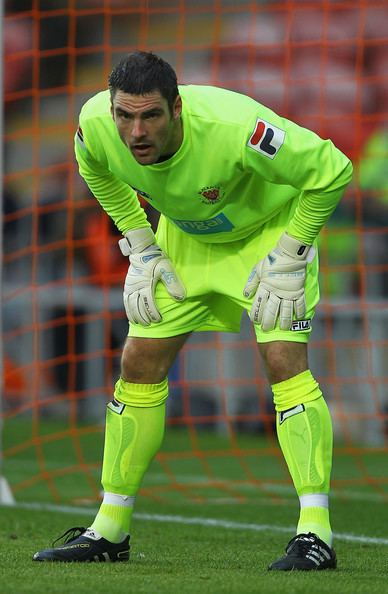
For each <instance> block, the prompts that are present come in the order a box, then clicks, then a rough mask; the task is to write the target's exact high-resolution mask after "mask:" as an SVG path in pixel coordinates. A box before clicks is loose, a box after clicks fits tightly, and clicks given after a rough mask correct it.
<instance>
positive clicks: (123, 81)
mask: <svg viewBox="0 0 388 594" xmlns="http://www.w3.org/2000/svg"><path fill="white" fill-rule="evenodd" d="M108 83H109V90H110V93H111V98H112V100H113V98H114V96H115V94H116V91H123V92H124V93H130V94H131V95H145V94H147V93H152V91H159V92H160V94H161V95H162V97H164V98H165V99H166V100H167V103H168V106H169V108H170V111H172V108H173V105H174V101H175V99H176V97H177V96H178V93H179V91H178V82H177V77H176V74H175V71H174V69H173V68H172V66H170V64H168V62H166V61H165V60H163V58H160V57H159V56H157V55H156V54H154V53H153V52H142V51H135V52H132V53H131V54H127V55H126V56H124V58H122V59H121V60H120V62H119V63H118V64H117V66H115V67H114V68H113V70H112V72H111V73H110V75H109V78H108Z"/></svg>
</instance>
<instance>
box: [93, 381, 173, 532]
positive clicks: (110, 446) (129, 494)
mask: <svg viewBox="0 0 388 594" xmlns="http://www.w3.org/2000/svg"><path fill="white" fill-rule="evenodd" d="M167 393H168V386H167V380H165V381H164V382H162V383H161V384H131V383H129V382H125V381H124V380H122V379H121V380H119V381H118V382H117V384H116V390H115V398H114V400H113V401H112V402H110V403H109V404H108V407H107V414H106V432H105V447H104V461H103V469H102V485H103V487H104V492H105V496H104V501H103V503H102V504H101V507H100V510H99V512H98V514H97V516H96V519H95V521H94V523H93V525H92V528H93V529H94V530H96V531H97V532H99V533H100V534H102V536H103V537H104V538H106V539H107V540H110V541H111V542H120V541H121V540H122V539H123V538H124V537H125V535H126V534H127V533H128V530H129V526H130V521H131V516H132V512H133V505H134V501H135V496H136V494H137V492H138V490H139V487H140V484H141V481H142V479H143V477H144V474H145V472H146V471H147V469H148V467H149V465H150V463H151V461H152V459H153V458H154V456H155V455H156V453H157V452H158V450H159V448H160V446H161V443H162V440H163V435H164V425H165V409H166V406H165V400H166V397H167Z"/></svg>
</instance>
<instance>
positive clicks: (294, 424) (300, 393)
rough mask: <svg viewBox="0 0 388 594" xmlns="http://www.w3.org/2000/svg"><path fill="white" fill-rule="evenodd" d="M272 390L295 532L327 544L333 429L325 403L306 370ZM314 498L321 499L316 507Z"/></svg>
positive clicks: (328, 540)
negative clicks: (294, 504)
mask: <svg viewBox="0 0 388 594" xmlns="http://www.w3.org/2000/svg"><path fill="white" fill-rule="evenodd" d="M272 389H273V392H274V401H275V405H276V410H277V422H276V426H277V434H278V440H279V444H280V447H281V449H282V452H283V455H284V458H285V460H286V462H287V466H288V469H289V471H290V474H291V477H292V480H293V483H294V486H295V489H296V491H297V494H298V495H299V498H300V500H301V515H300V520H299V524H298V532H299V533H300V532H315V533H317V534H318V536H319V537H320V538H321V539H322V540H324V541H325V542H328V544H330V543H331V528H330V521H329V512H328V504H327V494H328V493H329V489H330V473H331V464H332V450H333V430H332V424H331V418H330V413H329V410H328V407H327V404H326V402H325V400H324V398H323V397H322V393H321V391H320V389H319V386H318V384H317V382H316V381H315V380H314V378H313V377H312V375H311V373H310V371H306V372H303V373H301V374H299V375H297V376H295V377H293V378H290V379H289V380H286V381H284V382H281V383H279V384H275V385H274V386H272ZM316 495H320V496H321V498H320V499H319V498H318V501H320V503H319V504H318V505H317V504H316V501H317V497H316ZM302 501H303V505H302Z"/></svg>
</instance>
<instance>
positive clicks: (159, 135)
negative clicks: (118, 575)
mask: <svg viewBox="0 0 388 594" xmlns="http://www.w3.org/2000/svg"><path fill="white" fill-rule="evenodd" d="M75 147H76V149H75V150H76V156H77V160H78V163H79V170H80V173H81V176H82V177H83V178H84V179H85V181H86V183H87V185H88V186H89V188H90V190H91V191H92V193H93V194H94V195H95V197H96V198H97V200H98V201H99V202H100V204H101V206H102V208H103V209H104V210H105V211H106V212H107V213H108V215H109V216H110V217H111V218H112V219H113V221H114V222H115V224H116V226H117V227H118V229H119V230H120V231H121V232H122V234H123V238H122V239H121V240H120V248H121V251H122V253H123V254H124V255H125V256H128V257H129V261H130V266H129V269H128V274H127V277H126V279H125V286H124V305H125V310H126V313H127V317H128V320H129V334H128V338H127V340H126V343H125V346H124V349H123V353H122V365H121V376H120V378H119V380H118V381H117V383H116V386H115V391H114V398H113V400H112V401H111V402H110V403H109V404H108V407H107V418H106V435H105V449H104V458H103V470H102V485H103V488H104V498H103V501H102V504H101V507H100V509H99V511H98V513H97V516H96V518H95V520H94V522H93V524H92V526H90V527H89V528H87V529H78V530H73V529H72V530H69V531H68V533H69V534H68V537H67V540H66V541H65V543H64V544H62V545H60V546H57V547H54V548H52V549H47V550H43V551H40V552H38V553H35V555H34V559H35V560H37V561H46V560H47V561H54V560H56V561H109V560H110V561H126V560H127V559H128V557H129V528H130V521H131V516H132V512H133V507H134V503H135V497H136V494H137V492H138V490H139V487H140V484H141V481H142V479H143V477H144V474H145V472H146V470H147V468H148V467H149V465H150V462H151V460H152V459H153V457H154V456H155V454H156V453H157V452H158V450H159V448H160V445H161V442H162V438H163V432H164V425H165V404H166V398H167V395H168V384H167V379H166V378H167V373H168V371H169V368H170V366H171V364H172V362H173V361H174V359H175V358H176V356H177V353H178V352H179V350H180V349H181V347H182V346H183V345H184V343H185V341H186V340H187V339H188V337H189V336H190V334H191V332H194V331H204V330H211V331H224V332H238V331H239V328H240V320H241V316H242V313H243V310H244V309H245V310H247V311H248V312H249V315H250V318H251V320H252V323H253V326H254V330H255V333H256V337H257V343H258V350H259V353H260V355H261V357H262V359H263V361H264V365H265V369H266V373H267V377H268V381H269V383H270V385H271V388H272V391H273V398H274V404H275V409H276V413H277V434H278V439H279V443H280V447H281V449H282V452H283V455H284V458H285V460H286V462H287V465H288V468H289V471H290V474H291V477H292V480H293V483H294V485H295V489H296V492H297V495H298V497H299V501H300V516H299V521H298V524H297V529H296V535H295V536H294V537H293V538H292V539H291V540H290V542H289V544H288V545H287V547H286V551H285V554H284V555H283V556H281V557H280V558H279V559H277V560H276V561H274V562H272V563H271V564H270V565H269V569H272V570H283V571H287V570H292V569H301V570H316V569H318V570H321V569H327V568H334V567H335V566H336V556H335V552H334V550H333V548H332V531H331V527H330V521H329V509H328V494H329V483H330V472H331V462H332V426H331V419H330V414H329V411H328V408H327V405H326V403H325V400H324V398H323V395H322V392H321V390H320V387H319V385H318V383H317V381H316V380H315V379H314V377H313V375H312V373H311V371H310V369H309V364H308V357H307V343H308V340H309V336H310V332H311V320H312V318H313V316H314V310H315V307H316V305H317V303H318V300H319V288H318V255H317V253H316V238H317V235H318V234H319V232H320V230H321V228H322V226H323V225H324V224H325V223H326V221H327V220H328V218H329V216H330V215H331V213H332V212H333V210H334V209H335V207H336V205H337V203H338V201H339V200H340V198H341V195H342V193H343V191H344V188H345V187H346V185H347V184H348V183H349V181H350V179H351V175H352V165H351V163H350V161H349V160H348V159H347V157H346V156H345V155H343V154H342V153H341V152H340V151H339V150H338V149H337V148H336V147H335V146H334V145H333V144H332V142H331V141H330V140H322V139H320V138H319V137H318V136H317V135H316V134H314V133H313V132H311V131H309V130H306V129H304V128H301V127H299V126H297V125H296V124H295V123H292V122H290V121H288V120H286V119H284V118H281V117H279V116H278V115H276V114H275V113H274V112H272V111H271V110H270V109H268V108H267V107H264V106H263V105H261V104H260V103H257V102H256V101H254V100H253V99H251V98H250V97H247V96H245V95H241V94H238V93H234V92H231V91H228V90H224V89H220V88H215V87H211V86H197V85H188V86H180V87H179V88H178V86H177V80H176V75H175V72H174V70H173V69H172V68H171V66H170V65H169V64H168V63H166V62H165V61H164V60H163V59H161V58H160V57H158V56H156V55H155V54H153V53H152V52H140V51H139V52H134V53H132V54H129V55H127V56H126V57H124V58H123V59H122V60H121V62H120V63H119V64H118V65H117V66H116V67H115V68H114V69H113V71H112V73H111V75H110V77H109V89H108V90H107V91H103V92H101V93H99V94H97V95H95V96H94V97H92V98H91V99H90V100H89V101H88V102H87V103H86V104H85V105H84V107H83V109H82V111H81V115H80V127H79V129H78V131H77V134H76V142H75ZM139 196H141V197H142V198H143V199H145V200H147V201H148V202H149V203H150V204H152V206H153V207H154V208H156V209H157V210H158V211H160V213H161V216H160V222H159V226H158V230H157V233H156V236H155V235H154V233H153V232H152V230H151V228H150V225H149V223H148V221H147V219H146V216H145V213H144V210H143V209H142V208H141V206H140V204H139V200H138V197H139Z"/></svg>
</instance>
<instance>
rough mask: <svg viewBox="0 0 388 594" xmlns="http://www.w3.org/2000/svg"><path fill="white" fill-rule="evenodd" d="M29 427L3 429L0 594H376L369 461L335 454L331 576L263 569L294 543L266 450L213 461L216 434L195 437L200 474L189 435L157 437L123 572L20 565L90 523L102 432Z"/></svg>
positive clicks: (386, 543) (380, 583)
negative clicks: (5, 491) (5, 499)
mask: <svg viewBox="0 0 388 594" xmlns="http://www.w3.org/2000/svg"><path fill="white" fill-rule="evenodd" d="M30 427H31V422H30V421H29V422H28V423H27V421H26V423H25V424H24V425H23V423H21V424H20V423H19V422H18V423H16V422H10V423H8V424H7V423H6V424H5V431H4V442H5V448H4V449H5V459H4V464H3V471H4V473H5V475H6V476H7V478H8V480H9V482H10V484H11V486H12V487H13V488H14V491H15V496H16V499H17V504H18V505H17V506H16V507H10V506H2V507H0V525H1V530H0V546H1V551H2V554H1V561H0V563H1V567H0V573H1V576H2V577H1V588H0V591H1V593H2V594H11V593H12V594H14V593H15V594H24V593H37V594H38V593H39V594H40V593H41V592H49V593H50V594H55V593H58V594H62V593H65V592H71V591H75V592H80V593H81V594H84V593H85V594H88V593H89V592H90V593H93V594H99V593H100V592H101V593H104V594H105V593H106V592H114V593H115V594H121V593H124V592H125V593H126V594H127V593H129V592H131V593H134V594H142V593H144V594H153V593H155V594H156V593H157V594H167V593H168V594H175V593H177V594H202V593H203V594H205V593H207V594H222V593H230V594H234V593H236V594H237V593H239V594H240V593H241V594H250V593H256V592H257V593H259V592H260V593H264V594H266V593H272V592H273V593H274V594H275V593H276V594H278V593H279V592H282V591H285V592H289V593H290V594H291V593H292V594H299V593H300V594H305V593H306V594H307V593H311V592H316V593H318V594H324V593H326V592H327V593H329V592H330V593H334V594H337V593H338V594H347V593H349V594H357V593H360V594H361V593H362V594H366V593H368V594H382V593H385V592H387V593H388V506H387V496H386V494H384V491H381V489H382V488H383V487H384V480H383V481H382V483H381V485H380V486H379V489H380V493H379V492H378V491H376V489H375V488H373V487H368V485H367V481H365V480H364V481H363V480H362V475H361V473H365V472H368V473H369V476H374V477H376V476H378V473H379V472H380V473H381V474H383V475H384V476H385V471H384V468H385V467H384V466H383V459H382V458H381V456H380V455H379V454H380V453H379V452H378V451H376V452H371V453H370V454H366V453H365V452H364V453H363V458H362V464H359V463H358V462H357V460H355V458H354V452H353V455H351V453H350V452H349V453H347V451H346V448H340V447H339V446H337V447H338V450H337V451H338V455H337V456H336V459H335V463H334V470H333V485H334V488H333V496H332V500H331V509H332V523H333V527H334V530H335V533H336V534H337V537H336V540H335V548H336V551H337V556H338V569H337V570H336V571H325V572H316V573H311V572H308V573H300V572H294V573H292V574H279V573H272V572H268V571H267V565H268V563H270V562H271V561H273V560H274V559H275V558H277V557H278V556H279V555H280V554H281V553H282V551H283V549H284V546H285V545H286V543H287V541H288V540H289V538H291V537H292V536H293V535H294V527H295V522H296V520H297V515H298V504H297V500H296V497H295V495H294V493H293V489H292V487H291V485H290V483H289V482H288V480H287V475H286V471H285V469H284V466H283V464H282V461H281V458H280V457H277V456H276V455H275V450H274V449H272V448H276V444H275V443H273V444H271V443H269V442H268V440H267V439H265V440H264V438H261V439H260V438H257V437H253V436H247V435H242V436H237V441H235V442H234V452H235V454H236V451H237V452H238V454H239V455H238V456H236V455H225V452H227V448H228V447H229V448H230V440H229V438H228V437H227V436H222V435H221V436H220V435H217V434H215V433H206V432H202V433H201V432H198V433H197V435H196V439H197V447H198V448H200V449H199V450H198V451H200V452H202V453H204V452H205V453H207V455H206V472H205V471H204V470H205V466H204V464H205V463H204V460H203V459H202V458H203V457H201V456H200V455H197V456H193V455H192V454H191V451H192V442H191V440H190V435H189V433H188V432H186V431H184V430H176V429H170V430H168V432H167V436H166V440H165V444H164V447H163V450H162V456H161V457H160V458H159V459H158V460H156V461H155V462H154V463H153V465H152V467H151V468H150V471H149V473H148V475H147V478H146V480H145V482H144V485H143V490H142V495H140V496H139V498H138V502H137V506H136V514H135V518H134V522H133V526H132V530H131V536H132V538H131V544H132V547H131V560H130V562H129V563H123V564H88V565H83V564H80V565H77V564H70V565H67V564H45V563H34V562H32V560H31V557H32V555H33V553H34V552H35V551H36V550H38V549H39V548H44V547H46V546H48V545H50V544H51V542H52V540H53V539H54V538H55V537H57V536H59V535H60V534H61V533H62V532H64V531H65V530H66V529H67V528H69V527H71V526H85V525H86V526H87V525H89V524H90V523H91V521H92V519H93V516H94V513H95V510H96V509H97V506H98V502H97V497H96V495H95V494H94V495H93V494H92V489H91V482H93V481H94V482H95V484H96V486H97V487H98V477H99V472H100V470H99V464H100V458H101V452H102V430H101V427H99V428H95V430H90V428H86V427H77V428H75V429H74V428H69V427H67V428H65V427H62V428H60V427H58V426H56V424H55V423H53V422H50V423H42V424H41V425H40V426H39V429H38V430H37V428H36V427H35V429H34V432H32V430H31V428H30ZM59 431H60V433H59ZM54 433H55V435H56V438H55V439H51V436H53V435H54ZM24 446H25V447H24ZM236 448H237V450H236ZM177 452H178V453H179V456H174V455H173V454H174V453H177ZM185 452H186V453H190V456H189V455H187V456H185ZM360 455H361V454H360ZM236 458H237V459H236ZM242 461H243V465H241V462H242ZM242 469H243V470H242ZM206 473H207V478H206ZM357 473H359V474H357ZM247 474H249V476H250V480H249V481H247V480H246V479H247ZM174 476H175V477H178V478H179V485H178V484H177V485H174V481H173V477H174ZM209 477H211V480H210V479H209ZM364 479H365V476H364ZM255 481H256V482H255ZM344 481H346V482H344ZM49 483H50V487H49V486H48V485H49ZM58 494H60V499H59V500H58ZM56 497H57V501H56V502H55V498H56ZM36 504H38V505H36ZM44 505H46V506H49V508H48V509H43V508H42V506H44Z"/></svg>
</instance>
